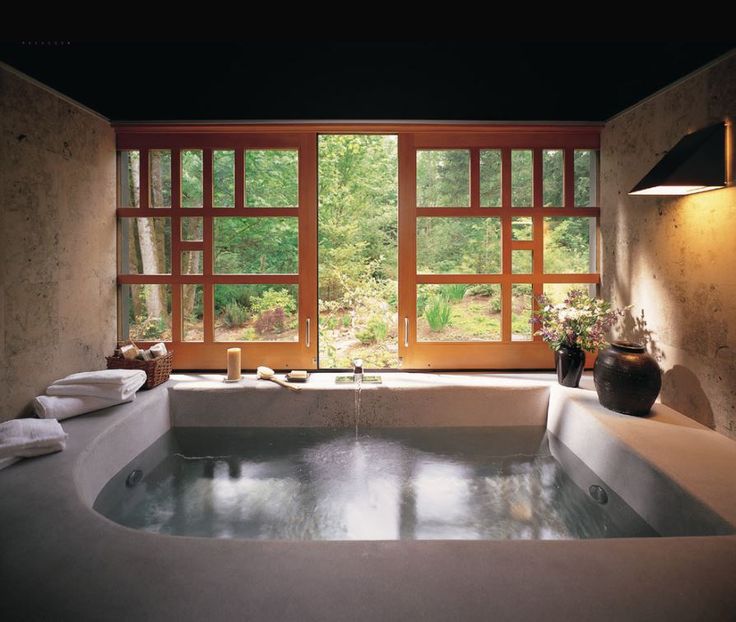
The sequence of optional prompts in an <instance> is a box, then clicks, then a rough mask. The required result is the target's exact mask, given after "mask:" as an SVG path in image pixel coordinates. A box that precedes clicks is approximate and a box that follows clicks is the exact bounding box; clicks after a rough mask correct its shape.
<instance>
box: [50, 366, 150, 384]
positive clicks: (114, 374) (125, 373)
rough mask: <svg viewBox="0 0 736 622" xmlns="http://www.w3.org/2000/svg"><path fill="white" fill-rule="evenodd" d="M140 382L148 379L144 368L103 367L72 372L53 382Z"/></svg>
mask: <svg viewBox="0 0 736 622" xmlns="http://www.w3.org/2000/svg"><path fill="white" fill-rule="evenodd" d="M136 380H137V381H138V382H140V384H139V385H138V386H139V387H140V386H142V385H143V383H144V382H145V381H146V372H144V371H143V370H142V369H101V370H99V371H83V372H79V373H78V374H70V375H69V376H65V377H64V378H61V379H60V380H56V381H55V382H54V383H53V384H54V385H57V384H105V385H107V384H112V385H128V384H135V381H136Z"/></svg>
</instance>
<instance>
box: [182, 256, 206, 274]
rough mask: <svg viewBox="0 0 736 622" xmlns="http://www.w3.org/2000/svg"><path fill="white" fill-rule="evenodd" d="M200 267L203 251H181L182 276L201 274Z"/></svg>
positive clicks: (202, 263) (202, 261) (202, 264)
mask: <svg viewBox="0 0 736 622" xmlns="http://www.w3.org/2000/svg"><path fill="white" fill-rule="evenodd" d="M202 266H204V252H203V251H182V252H181V273H182V274H202Z"/></svg>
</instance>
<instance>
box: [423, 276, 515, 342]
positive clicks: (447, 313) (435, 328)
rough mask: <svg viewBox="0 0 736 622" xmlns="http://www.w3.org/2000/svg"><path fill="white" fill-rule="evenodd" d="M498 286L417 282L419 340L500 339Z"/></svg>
mask: <svg viewBox="0 0 736 622" xmlns="http://www.w3.org/2000/svg"><path fill="white" fill-rule="evenodd" d="M500 339H501V286H500V285H499V284H497V283H493V284H491V283H483V284H480V285H469V284H465V283H453V284H451V285H427V284H420V285H417V340H418V341H499V340H500Z"/></svg>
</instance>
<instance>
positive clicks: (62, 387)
mask: <svg viewBox="0 0 736 622" xmlns="http://www.w3.org/2000/svg"><path fill="white" fill-rule="evenodd" d="M145 382H146V372H144V371H143V370H141V369H105V370H102V371H91V372H81V373H79V374H72V375H71V376H67V377H66V378H62V379H61V380H57V381H56V382H54V383H53V384H52V385H51V386H49V387H48V388H47V389H46V395H39V396H38V397H37V398H36V399H35V400H34V401H33V406H34V408H35V410H36V414H37V415H38V416H39V417H40V418H41V419H59V420H61V419H67V418H68V417H75V416H77V415H82V414H84V413H88V412H91V411H93V410H99V409H100V408H107V407H108V406H114V405H115V404H122V403H123V402H131V401H133V400H134V399H135V392H136V391H137V390H138V389H140V388H141V387H142V386H143V385H144V384H145Z"/></svg>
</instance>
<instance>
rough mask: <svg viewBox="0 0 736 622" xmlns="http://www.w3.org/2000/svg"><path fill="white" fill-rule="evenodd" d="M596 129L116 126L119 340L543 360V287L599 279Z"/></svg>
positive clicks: (319, 355) (331, 353)
mask: <svg viewBox="0 0 736 622" xmlns="http://www.w3.org/2000/svg"><path fill="white" fill-rule="evenodd" d="M368 134H372V135H373V138H370V139H369V138H368ZM361 135H363V137H364V138H361V137H360V136H361ZM598 141H599V138H598V129H597V128H590V127H581V126H575V127H548V126H545V127H541V126H540V127H531V126H528V127H524V128H510V127H501V126H486V127H483V126H476V127H470V126H468V127H464V128H462V131H458V126H436V125H435V126H419V127H418V126H410V125H406V126H401V125H398V126H385V127H384V126H382V127H377V126H372V127H371V126H362V125H349V126H347V125H346V126H344V131H343V132H341V133H338V132H336V131H335V128H334V127H320V126H306V125H301V126H300V125H295V126H290V127H288V128H286V127H278V126H267V127H264V126H239V127H228V128H208V127H206V126H205V127H200V128H177V127H138V128H136V127H121V128H119V129H118V210H117V214H118V230H119V237H118V257H119V270H118V274H119V276H118V285H119V298H118V300H119V309H118V311H119V313H118V319H119V335H118V336H119V339H120V340H127V339H133V340H135V341H136V342H137V343H143V344H145V343H150V342H153V341H157V340H164V341H167V342H169V343H170V344H171V347H172V349H173V350H174V351H175V365H176V367H177V368H179V369H218V368H222V367H223V366H224V361H225V354H224V352H225V350H226V348H227V347H230V346H232V345H237V346H240V347H242V348H243V354H244V367H247V368H254V367H255V366H257V365H259V364H266V365H270V366H271V367H274V368H278V369H284V368H308V369H316V368H318V367H321V368H329V367H331V366H339V367H344V366H345V365H346V364H347V363H346V361H348V359H349V358H350V357H351V356H352V355H353V354H355V353H357V354H359V355H362V356H363V358H364V359H365V358H367V359H368V360H366V361H365V363H366V366H368V367H402V368H404V369H427V368H433V369H441V368H447V369H450V368H467V369H471V368H472V369H484V368H488V369H494V368H495V369H498V368H543V367H549V366H551V364H552V357H551V354H550V351H549V349H548V348H547V347H546V345H545V344H544V343H542V342H541V341H540V340H539V338H538V337H536V336H534V334H533V328H532V326H531V325H530V321H529V320H530V317H531V313H532V310H533V308H534V304H535V299H536V298H537V297H538V296H539V295H541V294H542V293H545V294H547V295H548V296H550V297H551V298H552V299H553V300H557V299H559V298H560V297H562V296H564V293H565V291H566V290H567V289H568V288H569V287H571V286H578V287H586V288H590V289H595V288H596V287H597V285H598V283H599V274H598V263H597V256H598V252H597V235H598V233H597V223H598V217H599V207H598V199H597V177H598V152H597V149H598ZM392 167H393V168H392ZM397 169H398V177H397V178H396V177H392V175H394V174H395V173H392V170H393V171H396V170H397ZM373 177H375V179H374V178H373ZM396 179H397V181H398V183H396ZM392 180H393V181H392ZM392 184H394V185H392ZM351 189H352V190H351ZM396 189H398V195H397V194H396ZM346 193H347V194H349V195H350V196H346ZM392 197H393V198H392ZM396 198H397V199H398V201H397V202H398V210H397V208H396V202H395V199H396ZM318 204H319V206H320V208H319V210H318ZM396 214H398V221H397V220H396ZM356 227H357V228H359V229H360V230H361V231H360V232H358V231H354V229H356ZM348 233H349V234H350V235H348ZM356 240H357V241H356ZM396 241H398V253H397V251H396ZM340 245H343V246H345V248H343V246H340ZM392 245H393V246H392ZM373 254H375V255H376V256H375V257H374V256H373ZM318 256H319V261H318ZM357 261H360V262H363V263H364V264H365V265H363V264H361V265H356V263H355V262H357ZM392 266H395V267H392ZM348 273H349V275H352V274H353V273H355V279H353V280H355V283H353V282H352V281H350V282H348V281H346V279H345V278H344V277H345V275H346V274H348ZM367 283H373V284H374V285H376V287H374V288H373V289H371V288H368V287H367V286H365V285H366V284H367ZM378 286H380V287H378ZM376 288H378V289H380V292H381V296H379V297H376V296H374V298H376V299H375V300H372V301H370V300H366V299H365V298H366V295H363V294H365V292H372V291H373V290H374V289H376ZM343 290H344V292H343ZM364 290H365V291H364ZM348 293H349V294H351V295H347V294H348ZM338 294H341V295H340V296H338ZM343 294H344V295H343ZM358 294H361V295H362V297H361V296H359V295H358ZM379 298H380V299H379ZM333 299H334V300H333ZM353 299H355V300H353ZM320 301H321V302H320ZM351 301H352V302H351ZM350 304H352V305H353V307H351V308H348V307H349V306H350ZM351 340H352V341H351ZM343 342H344V343H343ZM353 342H354V343H353ZM374 352H379V353H380V354H381V356H378V355H376V357H375V358H376V361H372V360H370V357H371V356H372V353H374Z"/></svg>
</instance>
